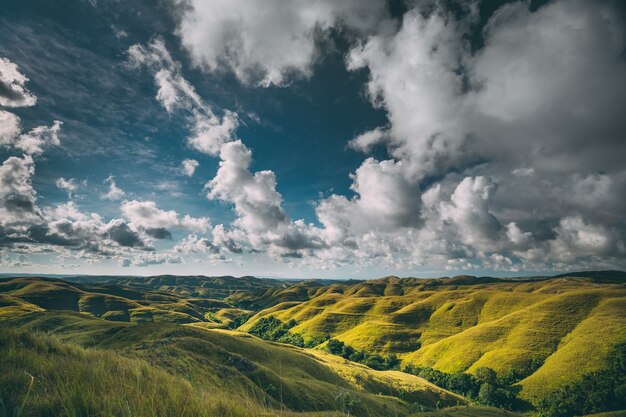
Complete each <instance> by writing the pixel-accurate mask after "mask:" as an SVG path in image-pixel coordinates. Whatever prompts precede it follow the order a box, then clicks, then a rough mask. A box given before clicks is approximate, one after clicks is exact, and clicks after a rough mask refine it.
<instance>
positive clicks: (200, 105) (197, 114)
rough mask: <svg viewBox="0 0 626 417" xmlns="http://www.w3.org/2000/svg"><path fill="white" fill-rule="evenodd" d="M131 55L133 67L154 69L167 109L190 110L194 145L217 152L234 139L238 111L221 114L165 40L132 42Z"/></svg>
mask: <svg viewBox="0 0 626 417" xmlns="http://www.w3.org/2000/svg"><path fill="white" fill-rule="evenodd" d="M127 55H128V64H129V65H130V66H131V67H135V68H140V67H144V66H145V67H147V68H148V69H149V70H150V71H152V72H153V73H154V82H155V84H156V86H157V87H158V91H157V95H156V99H157V101H158V102H159V103H161V105H162V106H163V107H164V108H165V110H167V112H169V113H171V112H173V111H175V110H182V111H185V112H186V113H187V114H188V121H189V125H190V129H191V133H192V134H191V135H190V136H189V137H188V138H187V143H188V145H189V146H190V147H192V148H194V149H196V150H198V151H199V152H202V153H206V154H208V155H213V156H217V155H218V154H219V151H220V146H221V145H222V144H223V143H225V142H228V141H231V140H233V138H234V134H235V130H236V129H237V126H238V125H239V120H238V118H237V114H236V113H234V112H230V111H225V112H224V115H223V116H222V117H221V118H220V117H219V116H217V115H216V114H215V113H214V112H213V110H212V109H211V107H210V106H209V105H208V104H206V103H205V102H204V101H203V100H202V98H201V97H200V96H199V95H198V93H197V92H196V90H195V88H194V87H193V86H192V85H191V84H190V83H189V82H188V81H187V80H186V79H185V78H184V77H183V76H182V74H181V68H180V64H179V63H178V62H176V61H174V60H173V59H172V57H171V56H170V54H169V52H168V51H167V48H166V47H165V44H164V43H163V41H162V40H160V39H154V40H153V41H152V42H150V43H149V44H147V45H146V46H143V45H139V44H136V45H132V46H131V47H130V48H128V51H127Z"/></svg>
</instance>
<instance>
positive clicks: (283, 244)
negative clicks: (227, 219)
mask: <svg viewBox="0 0 626 417" xmlns="http://www.w3.org/2000/svg"><path fill="white" fill-rule="evenodd" d="M220 158H221V162H220V167H219V169H218V170H217V173H216V175H215V177H214V178H213V179H212V180H211V181H209V182H207V184H206V185H205V188H206V189H207V190H208V193H207V197H208V198H209V199H211V200H221V201H224V202H228V203H232V204H233V205H234V210H235V213H236V214H237V219H236V220H235V221H234V222H233V226H234V230H233V231H230V232H226V231H225V229H224V228H223V227H220V226H219V225H218V227H219V228H218V227H216V229H214V230H213V233H214V235H215V236H216V242H217V243H220V244H223V245H225V246H226V247H227V248H228V249H229V250H230V251H231V252H235V253H236V252H240V248H239V245H238V244H236V243H235V242H236V241H242V242H245V243H247V244H248V245H251V247H252V249H254V250H262V251H265V252H267V253H269V254H270V255H272V256H283V255H284V254H285V253H289V252H293V251H298V250H309V249H313V248H315V247H321V246H323V242H322V240H321V237H320V236H318V235H317V234H316V231H315V230H316V229H315V228H314V227H313V226H310V225H307V224H305V223H304V222H303V221H302V220H297V221H295V222H292V221H291V220H290V219H289V218H288V217H287V215H286V214H285V211H284V210H283V208H282V206H281V203H282V196H281V195H280V193H279V192H278V191H277V190H276V177H275V175H274V173H273V172H272V171H257V172H254V173H253V172H251V171H250V165H251V163H252V152H251V151H250V149H248V148H247V147H246V146H245V145H244V144H243V143H241V141H240V140H237V141H234V142H229V143H225V144H224V145H222V149H221V151H220Z"/></svg>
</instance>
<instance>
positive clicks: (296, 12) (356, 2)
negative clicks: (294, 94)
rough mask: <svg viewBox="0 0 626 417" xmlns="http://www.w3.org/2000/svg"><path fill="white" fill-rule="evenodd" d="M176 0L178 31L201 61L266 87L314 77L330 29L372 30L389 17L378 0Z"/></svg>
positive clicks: (202, 64)
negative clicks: (321, 44) (322, 41)
mask: <svg viewBox="0 0 626 417" xmlns="http://www.w3.org/2000/svg"><path fill="white" fill-rule="evenodd" d="M174 3H175V4H177V5H179V4H180V3H183V4H184V5H185V9H184V12H183V13H182V14H181V19H180V22H179V26H178V35H179V36H180V38H181V41H182V44H183V46H184V47H185V48H186V49H187V51H188V52H189V54H190V55H191V58H192V60H193V62H194V63H195V64H196V65H197V66H199V67H201V68H203V69H205V70H207V71H215V70H223V69H225V70H229V71H232V72H233V73H234V74H235V75H236V76H237V78H238V79H239V80H241V81H242V82H244V83H246V84H255V85H262V86H270V85H279V86H282V85H286V84H287V83H288V81H289V80H290V79H291V78H294V77H295V78H298V77H308V76H310V74H311V72H312V66H313V64H314V62H315V59H316V57H317V55H318V53H319V51H318V47H317V42H318V40H319V38H320V37H321V36H324V35H325V34H327V33H328V31H329V30H330V29H332V28H340V27H342V28H347V29H348V30H350V31H355V32H358V33H369V32H370V31H371V30H373V29H374V28H376V27H377V25H378V23H379V21H380V20H382V19H384V18H385V17H386V16H387V10H386V2H384V1H380V0H345V1H341V2H337V1H332V0H321V1H316V2H310V1H305V0H294V1H290V2H289V3H285V2H282V1H280V0H270V1H265V2H263V3H262V4H261V3H256V2H249V1H245V0H232V1H229V2H227V3H224V2H220V1H214V0H211V1H201V0H189V1H186V2H181V1H175V2H174Z"/></svg>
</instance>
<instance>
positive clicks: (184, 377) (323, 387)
mask: <svg viewBox="0 0 626 417" xmlns="http://www.w3.org/2000/svg"><path fill="white" fill-rule="evenodd" d="M0 310H2V309H1V308H0ZM0 326H2V328H3V332H2V335H1V337H0V352H2V355H0V356H1V357H0V417H1V416H12V417H15V416H18V415H19V416H48V415H54V416H57V415H59V416H68V417H69V416H72V417H73V416H226V417H228V416H257V415H259V416H260V415H265V416H268V415H280V416H333V415H338V414H339V415H342V412H343V415H345V411H346V410H344V408H345V407H344V405H345V404H342V402H343V403H345V402H348V403H352V405H351V406H350V407H351V409H350V411H351V415H354V416H363V417H366V416H386V415H390V416H406V415H408V414H409V413H410V412H411V410H417V409H435V408H436V407H437V406H440V407H444V406H451V405H457V404H463V403H464V399H463V398H461V397H458V396H455V395H454V394H451V393H449V392H447V391H445V390H442V389H440V388H438V387H436V386H434V385H432V384H430V383H428V382H427V381H425V380H423V379H421V378H417V377H414V376H411V375H406V374H402V373H399V372H389V371H386V372H379V371H373V370H371V369H369V368H367V367H364V366H361V365H358V364H354V363H351V362H347V361H344V360H340V361H339V360H338V359H337V358H336V357H334V356H332V355H327V354H324V353H321V352H314V353H311V352H310V351H307V350H304V349H300V348H296V347H291V346H285V345H282V344H277V343H268V342H265V341H263V340H260V339H257V338H255V337H252V336H250V335H246V334H243V333H240V332H233V331H227V330H211V329H204V328H196V327H195V326H196V324H193V325H177V324H162V323H160V324H159V323H148V324H130V323H120V322H118V323H115V322H110V321H106V320H102V319H97V318H93V317H89V316H86V315H84V314H79V313H73V312H61V311H44V312H31V313H24V314H21V315H15V316H14V317H13V318H12V319H5V320H4V321H0ZM4 330H6V331H4ZM50 334H51V335H53V336H50ZM31 376H32V378H31ZM31 382H32V384H31ZM339 394H342V395H344V401H340V400H338V395H339ZM346 399H347V400H346ZM21 404H24V408H23V409H22V407H21Z"/></svg>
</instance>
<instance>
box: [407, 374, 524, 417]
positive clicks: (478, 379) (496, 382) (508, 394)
mask: <svg viewBox="0 0 626 417" xmlns="http://www.w3.org/2000/svg"><path fill="white" fill-rule="evenodd" d="M403 371H404V372H406V373H409V374H413V375H417V376H419V377H421V378H424V379H425V380H427V381H430V382H432V383H433V384H435V385H437V386H440V387H442V388H445V389H447V390H449V391H452V392H456V393H457V394H461V395H463V396H465V397H468V398H470V399H472V400H474V401H476V402H477V403H479V404H482V405H490V406H494V407H500V408H506V409H508V410H514V409H519V408H522V407H523V404H522V402H521V401H520V400H519V399H518V398H517V393H518V392H519V388H518V387H517V386H513V385H512V384H511V383H510V382H509V381H510V378H498V375H497V374H496V372H495V371H494V370H493V369H491V368H479V369H477V370H476V372H475V373H474V375H471V374H466V373H464V372H457V373H453V374H449V373H446V372H441V371H438V370H436V369H433V368H427V367H420V366H414V365H407V366H405V367H404V369H403Z"/></svg>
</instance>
